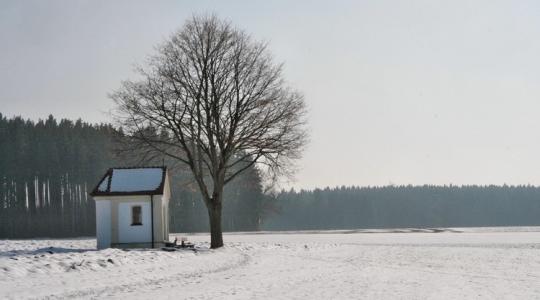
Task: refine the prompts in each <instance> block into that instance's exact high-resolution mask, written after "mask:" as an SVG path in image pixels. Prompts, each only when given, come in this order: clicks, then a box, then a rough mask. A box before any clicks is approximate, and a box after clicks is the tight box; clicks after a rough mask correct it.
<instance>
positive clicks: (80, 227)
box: [0, 114, 268, 238]
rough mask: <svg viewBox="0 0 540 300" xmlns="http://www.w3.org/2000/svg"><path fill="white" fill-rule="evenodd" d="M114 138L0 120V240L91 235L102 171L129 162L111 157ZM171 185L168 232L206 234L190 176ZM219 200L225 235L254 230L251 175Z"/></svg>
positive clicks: (87, 129) (78, 126) (51, 122)
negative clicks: (95, 189) (94, 191)
mask: <svg viewBox="0 0 540 300" xmlns="http://www.w3.org/2000/svg"><path fill="white" fill-rule="evenodd" d="M121 138H122V132H121V131H119V130H117V129H115V128H114V127H113V126H111V125H110V124H89V123H86V122H83V121H82V120H77V121H75V122H73V121H70V120H66V119H62V120H60V121H58V120H56V119H55V118H54V117H53V116H49V117H48V118H47V119H46V120H39V121H37V122H34V121H31V120H25V119H23V118H21V117H14V118H9V119H8V118H6V117H5V116H3V115H2V114H0V238H30V237H68V236H82V235H84V236H90V235H94V234H95V203H94V201H93V200H92V199H91V198H90V196H89V195H88V193H89V192H90V191H91V189H92V188H93V187H94V185H95V184H96V182H97V181H98V180H99V179H100V178H101V176H102V175H103V174H104V172H105V171H106V170H107V169H108V168H110V167H114V166H126V165H127V164H129V163H128V161H134V160H136V159H134V158H133V157H118V156H117V155H115V151H114V147H115V142H116V141H118V139H121ZM123 155H126V154H123ZM171 177H172V179H173V180H172V182H171V184H172V199H171V208H170V211H171V216H170V220H171V226H170V229H171V231H173V232H195V231H206V230H207V229H208V216H207V212H206V209H205V207H204V204H203V203H202V201H201V200H200V197H199V193H198V190H197V189H196V188H195V185H193V184H189V182H190V181H191V180H190V176H189V173H187V172H180V171H177V170H171ZM225 193H226V198H225V199H224V201H225V204H224V209H223V222H224V230H229V231H232V230H257V229H259V228H260V224H261V222H262V218H263V217H264V216H265V212H264V207H265V203H267V202H268V201H267V200H268V199H267V197H266V196H264V195H263V192H262V185H261V178H260V176H259V174H258V172H257V170H256V169H250V170H249V172H247V173H246V174H245V175H244V176H241V177H238V179H236V180H235V181H234V182H232V183H231V184H230V186H229V187H228V188H227V190H226V191H225Z"/></svg>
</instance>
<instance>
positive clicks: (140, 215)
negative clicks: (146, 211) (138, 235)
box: [131, 205, 143, 226]
mask: <svg viewBox="0 0 540 300" xmlns="http://www.w3.org/2000/svg"><path fill="white" fill-rule="evenodd" d="M136 208H138V209H139V218H138V219H139V222H135V221H136V220H135V209H136ZM142 225H143V222H142V205H132V206H131V226H142Z"/></svg>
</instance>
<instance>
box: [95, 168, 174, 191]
mask: <svg viewBox="0 0 540 300" xmlns="http://www.w3.org/2000/svg"><path fill="white" fill-rule="evenodd" d="M166 172H167V168H166V167H141V168H111V169H109V170H108V171H107V173H105V175H104V176H103V178H102V179H101V180H100V182H99V183H98V184H97V185H96V187H95V188H94V190H93V191H92V193H90V194H91V195H92V196H111V195H161V194H163V186H164V184H165V177H166V176H165V174H166Z"/></svg>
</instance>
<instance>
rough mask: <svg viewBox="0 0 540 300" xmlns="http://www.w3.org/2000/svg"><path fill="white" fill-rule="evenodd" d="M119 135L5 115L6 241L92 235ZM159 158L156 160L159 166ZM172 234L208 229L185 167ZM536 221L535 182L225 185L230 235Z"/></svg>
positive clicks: (539, 212) (539, 192)
mask: <svg viewBox="0 0 540 300" xmlns="http://www.w3.org/2000/svg"><path fill="white" fill-rule="evenodd" d="M119 139H122V131H121V130H118V129H116V128H114V127H113V126H112V125H110V124H89V123H86V122H83V121H81V120H77V121H75V122H74V121H70V120H65V119H62V120H56V119H55V118H54V117H53V116H49V117H48V118H47V119H46V120H39V121H37V122H34V121H30V120H24V119H22V118H20V117H15V118H10V119H8V118H6V117H4V116H2V115H1V114H0V238H30V237H68V236H91V235H94V234H95V205H94V201H93V200H92V199H91V198H90V196H89V195H88V192H90V191H91V189H92V188H93V187H94V185H95V184H96V183H97V181H98V180H99V179H100V177H101V176H102V175H103V173H104V172H105V171H106V170H107V169H108V168H110V167H114V166H126V165H131V164H133V163H130V162H132V161H133V160H134V157H120V156H118V155H116V154H115V151H114V147H115V143H116V142H117V141H118V140H119ZM159 163H161V162H155V163H154V165H156V164H159ZM171 179H172V181H171V184H172V199H171V202H170V205H171V207H170V214H171V216H170V222H171V224H170V229H171V232H203V231H207V230H208V216H207V211H206V208H205V207H204V204H203V202H202V201H201V199H200V196H199V193H198V190H197V188H196V185H195V184H194V183H193V182H192V180H191V177H190V175H189V172H185V171H184V172H183V171H181V170H176V169H172V170H171ZM539 224H540V188H538V187H534V186H427V185H426V186H386V187H339V188H326V189H315V190H312V191H305V190H301V191H294V190H291V191H281V192H278V193H272V194H265V193H263V187H262V179H261V176H260V174H259V172H258V171H257V169H255V168H251V169H249V170H248V171H247V172H246V173H245V174H244V175H243V176H241V177H238V178H237V179H235V181H233V182H231V183H230V184H229V185H228V186H227V188H226V191H225V198H224V208H223V228H224V230H225V231H251V230H261V229H262V230H309V229H355V228H395V227H451V226H454V227H457V226H512V225H513V226H522V225H539Z"/></svg>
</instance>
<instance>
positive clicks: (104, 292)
mask: <svg viewBox="0 0 540 300" xmlns="http://www.w3.org/2000/svg"><path fill="white" fill-rule="evenodd" d="M235 250H238V249H235ZM238 251H239V250H238ZM212 254H213V253H204V254H203V255H212ZM237 255H238V256H239V259H238V260H237V261H235V262H234V263H232V264H230V263H226V264H225V265H223V266H218V267H217V268H211V269H207V270H202V271H200V270H195V271H192V272H189V273H175V274H173V275H167V276H163V277H159V278H150V279H143V280H137V281H134V282H130V283H127V284H126V283H124V284H117V285H110V286H106V287H103V288H84V289H81V290H78V291H75V292H73V291H72V292H65V293H59V294H57V293H54V294H50V295H46V296H40V297H39V298H30V299H71V298H81V297H83V298H91V299H99V298H102V297H114V296H115V295H116V294H122V293H126V292H128V293H133V292H137V291H138V290H143V291H145V292H148V291H154V290H159V289H161V288H163V285H166V284H170V283H174V282H178V281H185V280H186V279H188V280H189V279H193V278H200V277H203V275H207V274H216V273H222V272H226V271H229V270H232V269H236V268H240V267H243V266H245V265H247V264H249V262H250V261H251V257H250V256H249V255H248V254H246V253H242V252H240V251H239V253H237ZM229 262H230V260H229ZM186 263H189V261H186ZM150 271H153V270H150ZM139 272H140V273H144V270H139ZM179 272H182V270H179ZM138 275H139V274H132V276H138ZM184 283H189V282H184Z"/></svg>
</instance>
